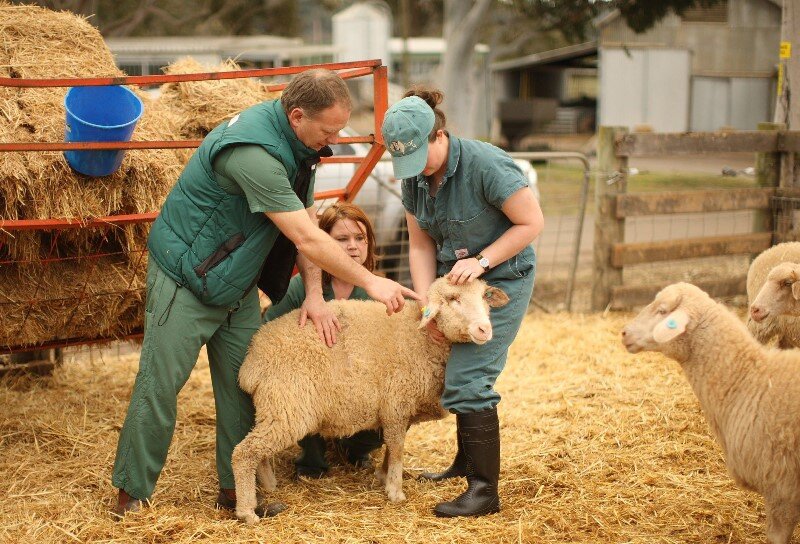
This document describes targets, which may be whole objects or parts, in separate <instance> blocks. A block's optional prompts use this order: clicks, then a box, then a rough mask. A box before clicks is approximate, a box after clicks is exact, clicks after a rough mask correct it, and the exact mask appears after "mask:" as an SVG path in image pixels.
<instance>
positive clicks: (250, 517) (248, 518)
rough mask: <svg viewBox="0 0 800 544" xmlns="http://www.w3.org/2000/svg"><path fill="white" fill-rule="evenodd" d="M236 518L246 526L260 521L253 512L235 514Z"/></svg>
mask: <svg viewBox="0 0 800 544" xmlns="http://www.w3.org/2000/svg"><path fill="white" fill-rule="evenodd" d="M236 517H237V518H239V519H240V520H242V521H243V522H245V523H246V524H248V525H255V524H256V523H258V522H259V521H260V520H261V518H259V517H258V516H257V515H256V513H255V512H254V511H253V510H250V511H249V512H236Z"/></svg>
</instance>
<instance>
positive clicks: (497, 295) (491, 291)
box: [483, 287, 508, 308]
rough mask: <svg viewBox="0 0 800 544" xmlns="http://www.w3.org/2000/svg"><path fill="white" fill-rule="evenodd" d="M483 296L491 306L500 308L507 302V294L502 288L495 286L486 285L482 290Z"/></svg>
mask: <svg viewBox="0 0 800 544" xmlns="http://www.w3.org/2000/svg"><path fill="white" fill-rule="evenodd" d="M483 298H485V299H486V301H487V302H488V303H489V306H491V307H492V308H502V307H503V306H505V305H506V304H508V295H507V294H506V293H505V291H503V290H502V289H498V288H497V287H487V288H486V291H484V292H483Z"/></svg>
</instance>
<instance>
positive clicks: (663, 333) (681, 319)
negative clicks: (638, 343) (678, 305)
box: [653, 310, 689, 344]
mask: <svg viewBox="0 0 800 544" xmlns="http://www.w3.org/2000/svg"><path fill="white" fill-rule="evenodd" d="M688 323H689V316H688V315H687V314H686V312H684V311H683V310H675V311H674V312H672V313H671V314H669V315H668V316H667V317H665V318H664V319H663V320H662V321H660V322H659V323H658V324H657V325H656V326H655V327H653V340H655V341H656V342H658V343H659V344H663V343H664V342H669V341H670V340H672V339H673V338H676V337H678V336H680V335H681V334H683V333H684V332H685V331H686V325H687V324H688Z"/></svg>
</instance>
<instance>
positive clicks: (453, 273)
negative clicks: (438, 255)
mask: <svg viewBox="0 0 800 544" xmlns="http://www.w3.org/2000/svg"><path fill="white" fill-rule="evenodd" d="M484 272H485V270H484V269H483V267H482V266H481V265H480V263H479V262H478V259H476V258H475V257H467V258H466V259H460V260H458V261H456V264H454V265H453V268H452V269H450V272H448V273H447V279H448V280H450V282H451V283H455V284H457V285H461V284H462V283H467V282H470V281H472V280H474V279H475V278H480V277H481V275H482V274H483V273H484Z"/></svg>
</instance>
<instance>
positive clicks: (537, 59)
mask: <svg viewBox="0 0 800 544" xmlns="http://www.w3.org/2000/svg"><path fill="white" fill-rule="evenodd" d="M596 54H597V41H591V42H585V43H579V44H577V45H568V46H567V47H560V48H558V49H551V50H550V51H542V52H541V53H534V54H533V55H526V56H524V57H519V58H516V59H510V60H504V61H502V62H495V63H493V64H492V70H493V71H495V72H498V71H502V70H511V69H514V68H522V67H524V66H535V65H537V64H549V63H553V62H560V61H563V60H569V59H578V58H582V57H589V56H592V55H596Z"/></svg>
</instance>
